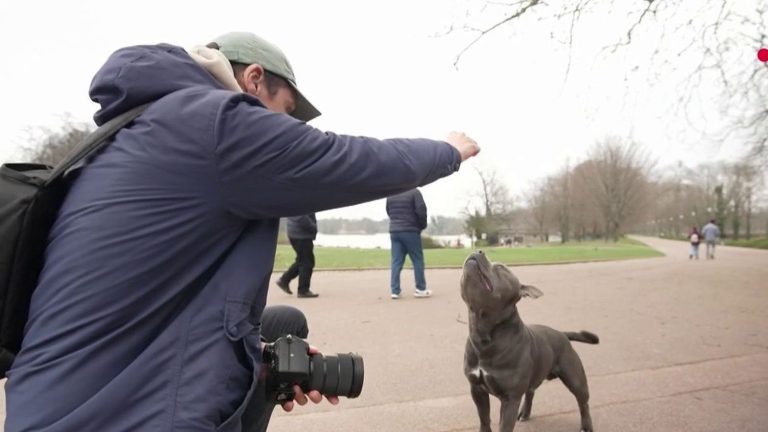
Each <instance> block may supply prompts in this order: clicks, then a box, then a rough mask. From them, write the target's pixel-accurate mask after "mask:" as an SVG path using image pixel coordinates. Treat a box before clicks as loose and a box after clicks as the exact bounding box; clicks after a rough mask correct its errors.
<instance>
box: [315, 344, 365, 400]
mask: <svg viewBox="0 0 768 432" xmlns="http://www.w3.org/2000/svg"><path fill="white" fill-rule="evenodd" d="M310 362H311V366H310V377H309V386H310V389H311V390H317V391H319V392H320V393H322V394H324V395H327V396H344V397H347V398H356V397H358V396H360V392H361V391H362V390H363V377H364V367H363V358H362V357H360V356H359V355H357V354H351V353H350V354H339V355H338V356H323V355H321V354H316V355H313V356H312V357H311V360H310Z"/></svg>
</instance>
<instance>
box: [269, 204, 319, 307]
mask: <svg viewBox="0 0 768 432" xmlns="http://www.w3.org/2000/svg"><path fill="white" fill-rule="evenodd" d="M286 231H287V234H288V241H290V242H291V247H292V248H293V250H294V252H296V261H294V262H293V264H291V266H290V267H288V270H286V271H285V272H284V273H283V274H282V275H281V276H280V278H279V279H278V280H277V286H278V287H280V289H281V290H283V291H285V292H286V294H293V292H292V291H291V287H290V286H289V284H290V283H291V281H292V280H293V279H295V278H296V277H297V276H298V278H299V288H298V290H299V292H298V293H297V294H296V296H297V297H300V298H314V297H318V296H319V294H317V293H315V292H313V291H312V290H310V289H309V285H310V283H311V280H312V270H313V269H314V268H315V252H314V248H315V243H314V241H315V238H316V237H317V218H316V217H315V214H314V213H310V214H306V215H301V216H294V217H289V218H288V220H287V221H286Z"/></svg>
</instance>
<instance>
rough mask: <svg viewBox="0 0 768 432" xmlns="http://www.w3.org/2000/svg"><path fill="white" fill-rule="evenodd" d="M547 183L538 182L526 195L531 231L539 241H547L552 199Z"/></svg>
mask: <svg viewBox="0 0 768 432" xmlns="http://www.w3.org/2000/svg"><path fill="white" fill-rule="evenodd" d="M549 192H550V191H549V188H548V187H547V181H539V182H537V183H535V184H534V185H533V187H532V188H531V190H530V191H529V192H528V194H527V201H528V209H529V214H530V220H531V222H532V225H533V229H534V231H535V232H536V234H537V235H538V236H539V239H540V240H541V241H544V242H546V241H549V219H550V218H551V214H552V197H551V196H550V193H549Z"/></svg>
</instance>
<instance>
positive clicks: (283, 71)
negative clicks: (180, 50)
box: [213, 32, 320, 122]
mask: <svg viewBox="0 0 768 432" xmlns="http://www.w3.org/2000/svg"><path fill="white" fill-rule="evenodd" d="M213 42H214V43H216V45H218V46H219V51H221V53H222V54H224V56H225V57H226V58H227V59H228V60H229V61H231V62H236V63H243V64H247V65H251V64H259V65H261V66H262V67H263V68H264V69H266V70H268V71H270V72H272V73H273V74H275V75H278V76H280V77H282V78H284V79H285V80H286V81H288V84H290V85H291V87H293V89H294V90H295V91H296V109H295V110H294V111H293V112H292V113H291V115H292V116H293V117H295V118H297V119H299V120H303V121H305V122H308V121H310V120H312V119H313V118H316V117H318V116H319V115H320V111H318V109H317V108H315V106H314V105H312V103H311V102H310V101H309V100H307V98H306V97H304V95H303V94H302V93H301V91H299V88H298V86H296V76H295V75H294V73H293V68H292V67H291V64H290V63H289V62H288V58H286V57H285V54H284V53H283V51H282V50H281V49H280V48H278V47H277V46H276V45H274V44H273V43H271V42H269V41H267V40H265V39H263V38H260V37H259V36H256V35H255V34H253V33H248V32H232V33H227V34H224V35H221V36H219V37H217V38H216V39H214V40H213Z"/></svg>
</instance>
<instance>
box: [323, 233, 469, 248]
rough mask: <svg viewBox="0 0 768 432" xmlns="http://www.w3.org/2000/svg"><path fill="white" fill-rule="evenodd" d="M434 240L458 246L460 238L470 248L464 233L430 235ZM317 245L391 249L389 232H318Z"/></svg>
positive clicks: (467, 237)
mask: <svg viewBox="0 0 768 432" xmlns="http://www.w3.org/2000/svg"><path fill="white" fill-rule="evenodd" d="M430 237H431V238H432V239H433V240H435V241H436V242H438V243H441V244H443V245H445V246H452V247H456V241H457V240H460V241H461V243H462V246H463V247H465V248H469V246H470V244H471V242H470V238H469V236H467V235H464V234H457V235H449V236H430ZM315 246H326V247H350V248H361V249H389V248H390V246H391V245H390V241H389V233H379V234H317V239H316V240H315Z"/></svg>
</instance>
